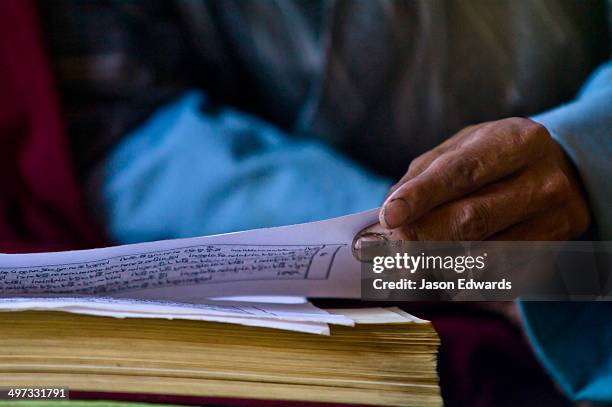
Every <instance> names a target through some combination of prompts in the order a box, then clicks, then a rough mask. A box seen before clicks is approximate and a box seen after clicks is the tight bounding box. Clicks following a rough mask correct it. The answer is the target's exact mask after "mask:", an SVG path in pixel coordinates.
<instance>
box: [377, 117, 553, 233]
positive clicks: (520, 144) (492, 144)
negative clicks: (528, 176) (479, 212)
mask: <svg viewBox="0 0 612 407" xmlns="http://www.w3.org/2000/svg"><path fill="white" fill-rule="evenodd" d="M491 126H495V127H491ZM523 127H525V126H523ZM523 127H520V128H517V127H515V126H500V125H499V124H489V125H485V126H481V127H480V128H478V129H477V130H475V131H476V132H484V133H483V137H480V138H479V139H480V142H469V143H468V142H466V144H465V145H464V146H463V147H462V148H460V149H458V150H455V151H451V152H448V153H446V154H443V155H441V156H440V157H438V158H437V159H435V160H434V161H433V162H432V163H431V164H430V165H429V166H428V167H427V169H426V170H424V171H423V172H422V173H421V174H419V175H418V176H416V177H414V178H412V179H410V180H408V181H407V182H406V183H404V184H403V185H402V186H401V187H400V188H398V189H397V190H396V191H395V192H393V194H391V195H390V196H389V197H388V198H387V200H386V201H385V203H384V205H383V208H382V210H381V213H380V222H381V224H382V225H383V226H385V227H387V228H389V229H393V228H397V227H399V226H400V225H401V224H403V223H410V222H413V221H415V220H416V219H418V218H419V217H421V216H422V215H423V214H425V213H427V212H428V211H429V210H431V209H432V208H434V207H436V206H438V205H440V204H442V203H444V202H448V201H450V200H453V199H456V198H458V197H461V196H463V195H465V194H467V193H470V192H473V191H475V190H477V189H479V188H480V187H482V186H483V185H486V184H488V183H491V182H493V181H496V180H498V179H500V178H502V177H505V176H508V175H510V174H512V173H514V172H516V171H518V170H519V169H521V168H523V167H525V166H526V165H527V164H528V163H530V162H532V161H534V160H535V159H537V158H539V157H540V156H541V155H542V154H543V152H544V151H546V147H545V144H546V143H548V142H549V140H550V136H549V135H548V132H547V131H546V130H545V129H544V128H543V127H542V126H540V125H538V124H536V123H531V124H529V125H528V126H527V127H530V129H528V130H525V129H523ZM486 132H490V134H489V133H486ZM485 134H486V135H485ZM476 138H478V137H476ZM504 139H505V140H504ZM509 140H512V141H509Z"/></svg>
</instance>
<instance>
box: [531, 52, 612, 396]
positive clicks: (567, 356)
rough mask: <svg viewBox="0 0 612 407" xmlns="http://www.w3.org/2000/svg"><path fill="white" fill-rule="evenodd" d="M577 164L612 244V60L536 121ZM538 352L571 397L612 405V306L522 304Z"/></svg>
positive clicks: (597, 218) (605, 236)
mask: <svg viewBox="0 0 612 407" xmlns="http://www.w3.org/2000/svg"><path fill="white" fill-rule="evenodd" d="M533 119H534V120H535V121H537V122H539V123H541V124H543V125H544V126H546V128H547V129H548V130H549V131H550V133H551V134H552V136H553V137H554V138H555V139H556V140H557V141H558V142H559V143H560V144H561V146H562V147H563V148H564V149H565V151H566V153H567V154H568V156H569V157H570V158H571V159H572V161H573V162H574V164H575V166H576V169H577V171H578V173H579V174H580V177H581V179H582V182H583V185H584V188H585V191H586V193H587V195H588V198H589V202H590V206H591V210H592V213H593V216H594V219H595V223H596V226H597V229H598V232H599V237H600V238H601V239H602V240H612V62H608V63H607V64H605V65H603V66H602V67H600V68H599V69H598V70H597V71H596V72H595V73H594V74H593V75H592V76H591V78H590V80H589V81H588V82H587V83H586V85H584V87H583V89H582V91H581V92H580V94H579V95H578V97H577V99H576V100H574V101H573V102H571V103H568V104H567V105H564V106H561V107H558V108H556V109H554V110H551V111H549V112H546V113H543V114H541V115H538V116H536V117H534V118H533ZM519 308H520V310H521V314H522V318H523V322H524V326H525V329H526V333H527V335H528V337H529V339H530V341H531V344H532V345H533V348H534V351H535V353H536V355H537V356H538V358H539V360H540V361H541V362H542V364H543V365H544V367H545V368H546V369H547V370H548V371H549V373H550V374H551V376H552V377H553V378H554V379H555V380H556V382H557V384H558V385H559V386H560V387H561V388H562V390H563V391H564V392H565V394H567V395H568V396H569V397H570V398H571V399H573V400H576V401H579V400H580V401H590V402H597V403H611V402H612V302H606V301H603V302H571V303H569V302H557V303H554V302H551V303H546V302H520V303H519Z"/></svg>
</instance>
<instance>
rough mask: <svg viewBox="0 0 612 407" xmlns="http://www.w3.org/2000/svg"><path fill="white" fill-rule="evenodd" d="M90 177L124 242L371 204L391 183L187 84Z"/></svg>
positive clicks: (99, 206) (100, 209) (106, 219)
mask: <svg viewBox="0 0 612 407" xmlns="http://www.w3.org/2000/svg"><path fill="white" fill-rule="evenodd" d="M87 184H88V189H89V191H90V192H89V193H88V196H89V198H90V200H91V201H92V204H93V206H94V209H95V210H94V213H96V214H99V215H100V216H101V217H102V218H103V219H101V222H102V223H103V224H104V225H106V227H107V228H108V232H109V235H110V237H111V238H112V239H113V240H114V241H116V242H119V243H131V242H138V241H147V240H155V239H166V238H178V237H188V236H197V235H208V234H214V233H222V232H231V231H236V230H244V229H251V228H258V227H270V226H279V225H285V224H291V223H299V222H307V221H313V220H319V219H322V218H328V217H334V216H340V215H344V214H348V213H353V212H356V211H361V210H365V209H370V208H372V207H375V206H377V205H379V204H380V202H381V201H382V199H383V198H384V196H385V194H386V192H387V190H388V189H389V187H390V186H391V181H390V180H387V179H384V178H381V177H378V176H376V175H374V174H373V173H370V172H368V171H367V170H365V169H364V168H361V167H360V166H358V165H357V164H356V163H354V162H352V161H350V160H349V159H347V158H344V157H342V156H341V155H340V154H339V153H338V152H336V151H334V150H331V149H330V148H329V147H326V146H324V145H323V144H321V143H318V142H316V141H313V140H306V139H303V138H300V137H298V136H295V135H290V134H286V133H283V132H282V131H280V130H278V129H277V128H275V127H273V126H271V125H269V124H268V123H266V122H263V121H261V120H259V119H257V118H255V117H253V116H250V115H248V114H245V113H243V112H240V111H238V110H235V109H230V108H218V109H217V108H215V107H214V106H213V105H212V104H211V103H209V102H208V101H207V99H206V97H205V96H204V95H203V94H202V93H201V92H199V91H188V92H186V93H185V94H183V95H182V96H181V97H179V98H178V99H177V100H176V101H174V102H172V103H170V104H168V105H165V106H164V107H162V108H160V109H159V110H157V111H156V112H155V113H154V115H153V116H152V117H151V118H150V119H149V120H147V121H146V122H145V123H144V124H143V125H142V126H140V127H139V128H137V129H136V130H134V131H132V132H131V133H128V134H127V135H126V136H125V137H124V138H123V139H122V141H121V142H120V143H119V144H118V145H117V146H115V147H114V148H113V149H112V150H111V152H110V153H109V154H108V155H107V156H106V158H105V159H104V160H103V161H102V163H101V164H100V165H99V166H98V168H97V169H96V170H95V171H94V172H93V175H92V176H91V178H90V180H89V181H88V182H87Z"/></svg>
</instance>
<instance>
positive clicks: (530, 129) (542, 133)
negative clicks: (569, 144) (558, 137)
mask: <svg viewBox="0 0 612 407" xmlns="http://www.w3.org/2000/svg"><path fill="white" fill-rule="evenodd" d="M522 128H523V132H522V136H523V138H524V140H525V141H526V142H528V143H529V144H533V145H534V146H542V147H543V146H545V145H546V144H548V143H549V141H550V140H551V137H550V133H549V132H548V130H547V129H546V127H544V126H543V125H542V124H540V123H537V122H534V121H533V120H529V119H524V124H523V127H522Z"/></svg>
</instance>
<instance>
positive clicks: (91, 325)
mask: <svg viewBox="0 0 612 407" xmlns="http://www.w3.org/2000/svg"><path fill="white" fill-rule="evenodd" d="M330 312H342V311H339V310H331V311H330ZM347 313H348V314H349V315H351V316H352V318H354V319H355V320H356V321H357V324H356V325H355V326H354V327H347V326H338V325H333V326H332V327H331V335H329V336H324V335H313V334H307V333H301V332H291V331H283V330H278V329H270V328H261V327H251V326H241V325H235V324H227V323H217V322H202V321H189V320H163V319H150V318H149V319H141V318H133V319H132V318H127V319H118V318H109V317H98V316H88V315H77V314H70V313H60V312H48V311H43V312H40V311H25V312H3V313H0V326H2V327H3V330H2V334H1V335H0V349H2V352H1V353H0V388H6V387H15V386H18V387H32V386H34V387H40V386H47V387H67V388H69V389H70V391H71V392H74V391H81V392H101V393H126V394H148V395H175V396H191V397H208V398H210V397H213V398H238V399H249V400H253V401H256V400H280V401H283V402H286V403H287V405H290V404H291V403H292V402H312V403H341V404H354V405H376V406H439V405H441V404H442V401H441V398H440V391H439V386H438V377H437V373H436V350H437V347H438V345H439V340H438V337H437V335H436V333H435V331H434V329H433V328H432V326H431V324H430V323H427V322H425V321H413V322H402V323H378V321H385V318H384V316H381V315H377V312H376V311H375V312H372V310H369V311H368V310H365V311H360V310H350V311H347ZM378 313H380V311H379V312H378ZM360 314H362V315H361V316H360ZM360 318H362V319H363V322H365V323H359V321H360Z"/></svg>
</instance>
